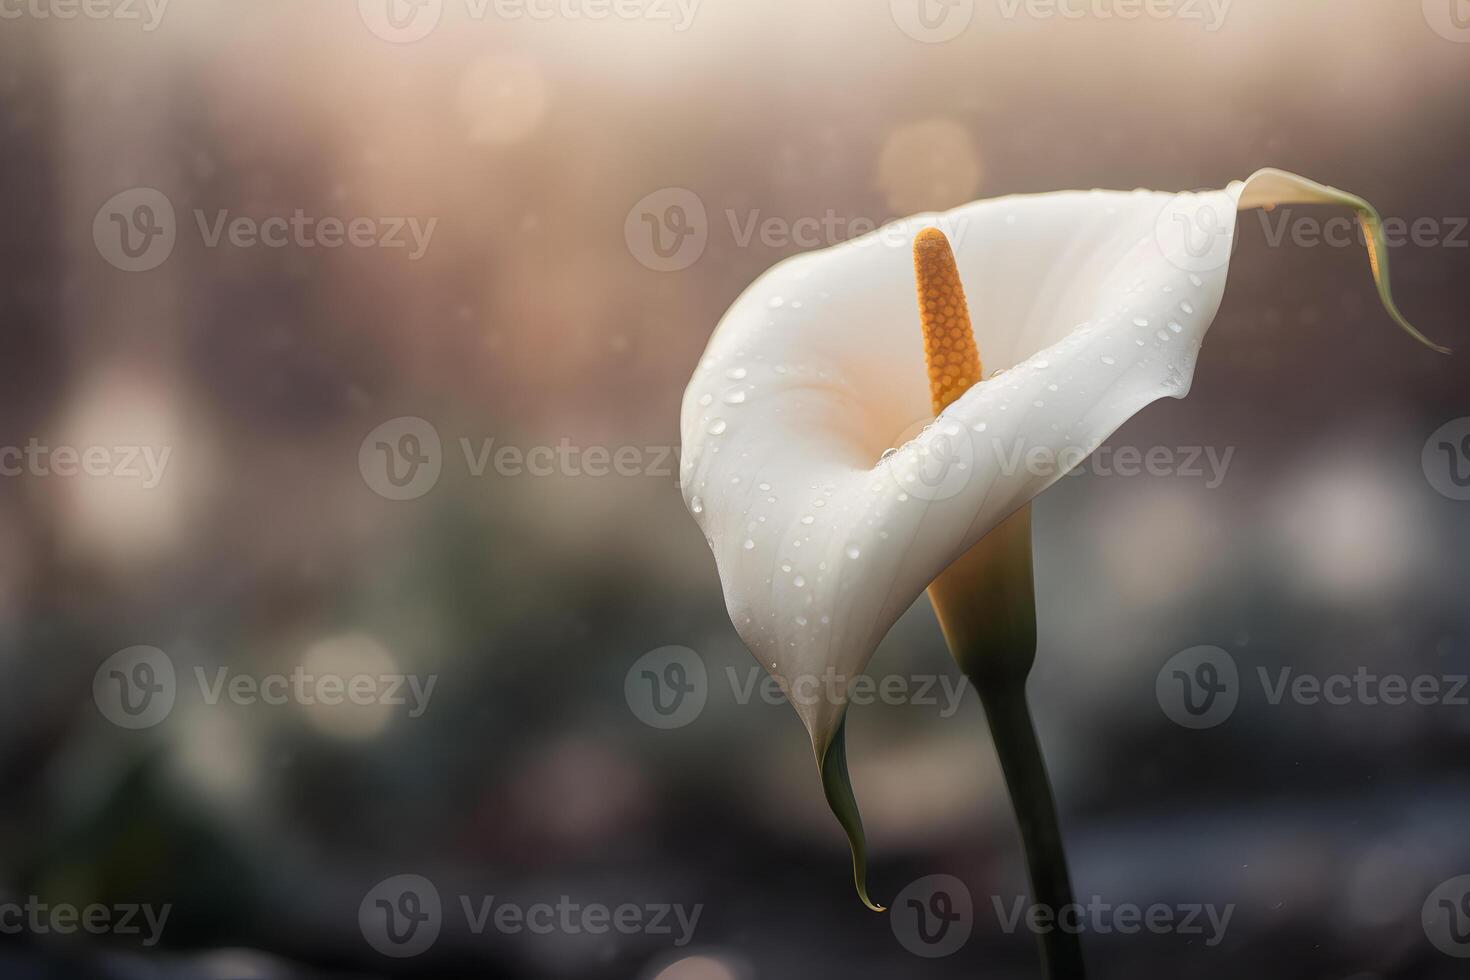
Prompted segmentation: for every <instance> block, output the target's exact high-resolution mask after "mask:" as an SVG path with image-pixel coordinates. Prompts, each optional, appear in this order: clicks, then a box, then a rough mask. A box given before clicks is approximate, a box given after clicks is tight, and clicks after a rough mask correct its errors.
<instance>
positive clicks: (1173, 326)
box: [1169, 320, 1184, 333]
mask: <svg viewBox="0 0 1470 980" xmlns="http://www.w3.org/2000/svg"><path fill="white" fill-rule="evenodd" d="M1169 329H1170V330H1172V331H1174V332H1175V333H1181V332H1182V331H1183V330H1184V325H1183V324H1182V323H1180V322H1179V321H1178V320H1170V321H1169Z"/></svg>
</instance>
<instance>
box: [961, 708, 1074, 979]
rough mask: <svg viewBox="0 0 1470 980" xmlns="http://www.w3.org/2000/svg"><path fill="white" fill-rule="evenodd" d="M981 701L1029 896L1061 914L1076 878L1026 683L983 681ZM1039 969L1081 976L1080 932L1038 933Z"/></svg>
mask: <svg viewBox="0 0 1470 980" xmlns="http://www.w3.org/2000/svg"><path fill="white" fill-rule="evenodd" d="M977 687H978V689H979V692H980V703H981V704H982V705H984V707H985V720H986V721H987V722H989V724H990V736H991V739H992V740H993V741H994V742H995V752H996V754H997V755H999V756H1000V767H1001V771H1002V772H1004V774H1005V779H1006V787H1007V789H1009V791H1010V794H1011V806H1012V807H1013V808H1014V809H1015V813H1016V823H1017V824H1019V825H1020V828H1021V843H1022V845H1023V846H1024V848H1025V851H1026V871H1027V875H1028V877H1029V878H1030V880H1031V900H1032V902H1033V903H1035V904H1036V905H1039V906H1042V907H1043V908H1047V909H1050V910H1052V912H1053V914H1060V910H1061V909H1063V908H1065V907H1067V906H1069V905H1072V904H1073V903H1074V899H1073V897H1072V882H1071V879H1070V877H1069V876H1068V874H1067V853H1066V850H1065V849H1064V848H1063V846H1062V831H1061V826H1060V824H1059V823H1058V821H1057V805H1056V801H1055V800H1054V799H1053V797H1052V791H1051V782H1050V780H1048V779H1047V775H1046V763H1045V762H1044V761H1043V759H1042V757H1041V745H1040V743H1039V742H1037V740H1036V729H1035V727H1034V726H1033V725H1032V723H1031V711H1030V709H1029V708H1028V707H1027V706H1026V689H1025V684H1024V683H1021V684H1015V685H1005V686H991V687H980V686H979V685H977ZM1038 939H1039V942H1040V946H1041V974H1042V976H1043V977H1046V978H1048V980H1082V977H1083V975H1084V971H1083V965H1082V943H1081V940H1080V938H1079V937H1078V935H1077V933H1075V932H1067V931H1064V930H1062V929H1059V928H1053V929H1051V930H1050V931H1048V932H1043V933H1041V934H1040V935H1039V937H1038Z"/></svg>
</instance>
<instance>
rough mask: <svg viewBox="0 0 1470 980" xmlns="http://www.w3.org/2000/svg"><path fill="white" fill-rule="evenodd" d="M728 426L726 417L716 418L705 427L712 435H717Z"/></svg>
mask: <svg viewBox="0 0 1470 980" xmlns="http://www.w3.org/2000/svg"><path fill="white" fill-rule="evenodd" d="M726 428H727V426H726V424H725V420H724V419H715V420H714V421H712V422H710V424H709V425H707V426H706V427H705V431H706V432H708V433H709V434H710V435H712V436H717V435H719V434H720V433H721V432H724V431H725V429H726Z"/></svg>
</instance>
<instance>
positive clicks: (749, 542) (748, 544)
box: [745, 538, 755, 551]
mask: <svg viewBox="0 0 1470 980" xmlns="http://www.w3.org/2000/svg"><path fill="white" fill-rule="evenodd" d="M745 550H746V551H754V550H755V539H754V538H746V539H745Z"/></svg>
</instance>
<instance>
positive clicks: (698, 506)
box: [689, 496, 704, 514]
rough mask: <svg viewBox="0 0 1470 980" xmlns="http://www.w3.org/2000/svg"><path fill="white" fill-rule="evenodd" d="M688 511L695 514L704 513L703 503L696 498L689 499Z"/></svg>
mask: <svg viewBox="0 0 1470 980" xmlns="http://www.w3.org/2000/svg"><path fill="white" fill-rule="evenodd" d="M689 509H690V510H691V511H693V512H694V513H696V514H703V513H704V501H703V500H702V499H701V498H699V497H698V496H694V497H690V498H689Z"/></svg>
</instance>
